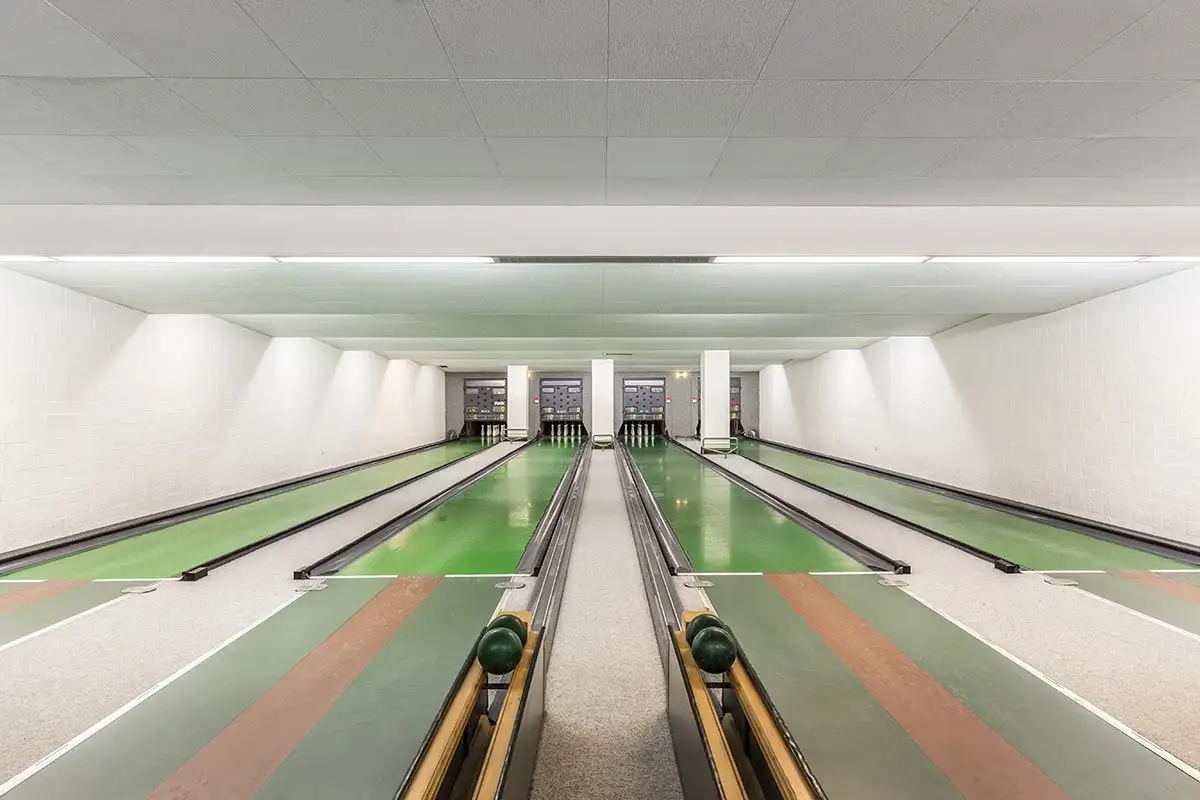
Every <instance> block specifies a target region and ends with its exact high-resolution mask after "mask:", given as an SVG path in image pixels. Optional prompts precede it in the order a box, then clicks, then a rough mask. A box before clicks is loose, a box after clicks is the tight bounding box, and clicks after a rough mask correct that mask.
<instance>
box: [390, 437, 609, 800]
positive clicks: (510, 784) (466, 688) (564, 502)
mask: <svg viewBox="0 0 1200 800" xmlns="http://www.w3.org/2000/svg"><path fill="white" fill-rule="evenodd" d="M522 449H523V448H522ZM590 456H591V448H590V447H589V446H588V445H587V443H584V444H583V445H582V446H581V447H580V448H579V450H578V452H577V453H576V455H575V457H574V458H573V459H572V461H571V465H570V466H569V467H568V469H567V471H566V473H565V474H564V476H563V480H562V482H561V483H560V484H559V491H556V493H555V498H552V500H551V502H550V503H549V504H547V507H546V510H545V512H544V513H543V515H542V519H541V520H540V521H539V523H538V528H539V530H544V531H546V533H545V535H544V537H543V538H542V540H541V541H543V542H544V543H545V544H544V545H541V546H538V547H535V548H530V549H527V550H526V554H527V555H528V554H530V553H533V552H536V553H538V554H540V555H539V556H538V557H537V559H536V560H533V559H532V557H531V559H530V560H528V561H527V563H528V564H529V569H530V574H528V575H524V576H520V580H521V581H532V582H534V583H535V586H534V588H533V592H532V596H531V598H530V600H529V602H528V604H527V606H526V607H525V608H524V609H520V610H515V611H514V610H510V609H507V608H506V609H505V611H504V613H505V614H509V615H512V616H516V617H518V618H520V619H521V620H522V621H524V622H525V624H526V625H527V630H528V638H527V640H526V642H525V647H524V650H523V651H522V654H521V658H520V660H519V662H517V664H516V665H515V667H514V668H513V669H512V671H511V673H509V674H508V675H509V677H504V676H497V675H492V676H489V675H488V674H487V673H486V672H484V670H483V667H482V666H481V664H480V663H479V662H478V661H477V660H476V656H475V648H472V651H471V653H470V654H469V655H468V657H467V660H466V662H465V663H464V664H463V666H462V669H461V670H460V672H459V674H458V678H457V679H456V681H455V683H454V685H453V686H452V687H451V689H450V692H449V693H448V695H447V696H446V699H445V700H444V702H443V703H442V707H441V710H440V712H439V714H438V716H437V718H436V719H435V720H434V721H433V724H432V725H431V727H430V729H429V731H428V732H427V733H426V736H425V740H424V742H423V744H422V746H421V749H420V751H419V754H418V756H417V758H416V759H415V760H414V761H413V763H412V765H411V766H410V767H409V770H408V773H407V774H406V775H405V777H404V780H403V781H402V782H401V784H400V786H399V788H398V789H397V790H396V792H395V795H394V797H393V800H402V799H403V800H442V799H443V798H446V797H449V796H454V797H463V798H468V797H469V798H472V799H473V800H516V799H517V798H527V797H528V796H529V791H530V786H531V784H532V781H533V772H534V768H535V766H536V763H537V752H538V745H539V743H540V741H541V732H542V722H543V717H544V711H545V686H546V669H547V666H548V664H549V660H550V655H551V653H552V650H553V646H554V634H555V630H556V627H557V621H558V609H559V606H560V605H561V603H562V596H563V590H564V588H565V586H566V577H567V567H568V564H569V561H570V556H571V547H572V544H573V543H574V539H575V529H576V527H577V525H578V522H579V513H580V510H581V508H582V504H583V491H584V487H585V486H586V483H587V474H588V467H589V465H590V463H591V457H590ZM555 499H557V500H558V502H557V503H556V502H555ZM522 560H523V561H525V560H526V559H525V558H524V557H523V559H522ZM486 630H487V629H486V628H485V629H484V631H481V632H480V637H482V636H483V634H484V632H486ZM478 641H479V640H478V639H477V640H476V645H477V646H478ZM497 678H500V679H499V680H496V679H497ZM491 691H496V692H499V693H501V694H500V696H499V697H498V698H497V700H496V701H495V702H493V703H489V702H488V693H489V692H491ZM485 716H486V717H487V718H488V720H489V722H490V723H491V727H490V730H489V729H487V728H486V727H485V726H483V725H482V724H481V723H482V721H483V719H484V717H485Z"/></svg>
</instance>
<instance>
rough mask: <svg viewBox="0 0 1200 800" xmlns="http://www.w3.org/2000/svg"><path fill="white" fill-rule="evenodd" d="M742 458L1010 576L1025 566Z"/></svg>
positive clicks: (831, 490)
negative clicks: (971, 556)
mask: <svg viewBox="0 0 1200 800" xmlns="http://www.w3.org/2000/svg"><path fill="white" fill-rule="evenodd" d="M742 458H745V459H746V460H747V461H750V462H751V463H753V464H754V465H755V466H758V467H761V468H763V469H765V470H767V471H768V472H773V473H775V474H776V475H779V476H780V477H783V478H787V479H788V480H791V481H795V482H796V483H798V484H800V485H801V486H804V487H807V488H809V489H812V490H813V491H814V492H820V493H821V494H823V495H826V496H827V497H832V498H833V499H835V500H840V501H841V502H843V503H846V504H847V505H852V506H854V507H855V508H861V509H862V510H863V511H869V512H871V513H872V514H874V515H876V516H878V517H882V518H883V519H886V520H887V521H888V522H894V523H895V524H897V525H900V526H903V527H905V528H908V529H909V530H911V531H916V532H917V533H919V534H921V535H922V536H928V537H929V538H930V539H936V540H937V541H939V542H941V543H942V544H948V545H950V546H951V547H955V548H957V549H959V550H962V551H963V552H964V553H969V554H971V555H973V556H975V557H976V558H979V559H982V560H984V561H987V562H988V563H990V564H991V565H992V566H993V567H995V568H996V569H998V570H1000V571H1001V572H1004V573H1007V574H1009V575H1013V574H1016V573H1018V572H1020V571H1021V570H1022V569H1024V567H1022V566H1021V565H1020V564H1018V563H1017V562H1015V561H1012V560H1010V559H1007V558H1004V557H1003V556H999V555H996V554H995V553H993V552H991V551H989V550H984V549H983V548H982V547H978V546H976V545H973V544H970V543H969V542H964V541H962V540H961V539H955V538H954V537H953V536H949V535H947V534H944V533H941V532H940V531H935V530H934V529H933V528H927V527H925V526H924V525H921V524H919V523H916V522H913V521H912V520H909V519H905V518H904V517H901V516H899V515H897V514H893V513H892V512H890V511H884V510H883V509H882V508H877V507H875V506H873V505H871V504H870V503H867V502H865V501H863V500H858V499H856V498H853V497H851V496H849V495H846V494H842V493H841V492H838V491H835V490H833V489H830V488H828V487H826V486H822V485H821V484H819V483H813V482H812V481H810V480H807V479H805V478H800V477H797V476H795V475H793V474H792V473H790V472H785V471H784V470H782V469H779V468H778V467H773V466H771V465H770V464H764V463H762V462H761V461H757V460H755V459H753V458H750V457H748V456H742Z"/></svg>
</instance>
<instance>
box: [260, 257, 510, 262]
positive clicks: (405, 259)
mask: <svg viewBox="0 0 1200 800" xmlns="http://www.w3.org/2000/svg"><path fill="white" fill-rule="evenodd" d="M277 260H278V261H279V262H281V263H283V264H494V263H496V259H494V258H492V257H491V256H279V257H278V259H277Z"/></svg>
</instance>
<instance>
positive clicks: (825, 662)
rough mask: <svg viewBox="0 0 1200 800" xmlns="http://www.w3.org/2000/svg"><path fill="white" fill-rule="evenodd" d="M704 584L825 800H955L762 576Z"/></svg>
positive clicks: (852, 577)
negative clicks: (844, 799)
mask: <svg viewBox="0 0 1200 800" xmlns="http://www.w3.org/2000/svg"><path fill="white" fill-rule="evenodd" d="M711 580H712V582H713V583H714V584H715V585H714V586H713V587H712V588H711V589H709V590H708V596H709V599H710V600H712V602H713V604H714V605H715V606H716V610H717V613H718V614H719V615H720V616H721V618H722V619H723V620H725V622H727V623H728V624H729V626H730V628H731V629H732V630H733V633H734V635H735V636H736V637H737V640H738V642H739V643H740V644H741V646H742V648H743V649H744V650H745V652H746V655H747V656H748V657H749V659H750V663H751V664H752V665H753V667H754V670H755V671H756V672H757V673H758V677H759V679H760V680H761V681H762V683H763V686H764V688H765V689H766V690H767V694H768V695H769V696H770V699H771V702H772V703H774V704H775V707H776V708H777V709H778V710H779V713H780V715H781V716H782V717H783V720H784V723H785V724H786V725H787V727H788V730H789V731H790V732H791V734H792V736H793V738H794V739H795V740H796V743H797V745H799V747H800V751H801V752H802V753H804V756H805V758H806V759H807V760H808V762H809V764H810V766H811V767H812V769H813V772H814V774H816V776H817V779H818V780H819V781H820V782H821V785H822V786H823V787H824V788H825V791H826V792H827V793H828V794H829V796H830V797H848V798H849V797H855V798H868V797H871V798H874V797H878V798H888V800H961V798H962V795H961V794H959V792H958V791H957V790H956V789H955V788H954V786H953V785H951V784H950V782H949V781H948V780H947V779H946V777H945V776H944V775H943V774H942V773H941V771H940V770H939V769H938V768H937V766H936V765H934V763H933V762H932V761H930V760H929V758H928V757H927V756H926V755H925V753H924V751H922V750H921V748H920V746H918V745H917V743H916V742H914V741H913V739H912V737H910V736H909V735H908V732H907V731H905V730H904V728H902V727H901V726H900V724H899V723H897V722H896V720H895V719H894V718H893V717H892V716H891V715H890V714H889V713H888V712H887V710H886V709H885V708H884V707H883V706H882V705H881V704H880V703H879V702H878V701H877V700H876V699H875V698H874V697H873V696H872V695H871V693H870V692H869V691H867V689H866V688H865V687H864V686H863V685H862V684H861V683H859V681H858V679H857V678H856V677H855V676H854V674H853V673H852V672H850V670H849V669H847V668H846V666H845V665H844V664H843V663H842V662H841V660H840V659H839V658H838V657H837V655H836V654H834V652H833V651H831V650H830V649H829V648H828V647H827V646H826V645H825V643H824V642H823V641H822V640H821V638H820V637H819V636H818V635H817V634H816V632H815V631H814V630H813V629H812V628H810V627H809V626H808V625H807V624H806V623H805V622H804V620H803V619H801V618H800V616H799V615H798V614H796V613H795V612H794V611H793V610H792V607H791V606H790V605H789V604H788V602H787V600H786V599H784V597H783V595H781V594H780V593H779V592H778V591H777V590H776V589H775V587H774V586H772V585H771V584H770V583H768V582H767V580H766V579H765V578H762V577H758V576H737V577H733V576H714V577H713V578H711ZM837 580H843V581H872V582H873V581H875V580H876V579H875V578H874V577H872V576H867V575H847V576H844V577H842V578H838V579H837Z"/></svg>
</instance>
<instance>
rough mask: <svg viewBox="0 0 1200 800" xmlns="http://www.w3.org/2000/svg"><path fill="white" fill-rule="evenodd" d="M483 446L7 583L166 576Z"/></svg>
mask: <svg viewBox="0 0 1200 800" xmlns="http://www.w3.org/2000/svg"><path fill="white" fill-rule="evenodd" d="M481 448H482V444H481V443H480V442H479V441H476V440H470V441H460V442H452V443H450V444H447V445H443V446H442V447H435V448H433V449H432V450H425V451H422V452H420V453H413V454H411V455H408V456H403V457H401V458H398V459H396V460H394V461H388V462H386V463H383V464H379V465H377V466H374V467H369V468H367V469H361V470H357V471H355V472H351V473H348V474H346V475H341V476H339V477H336V478H330V479H329V480H325V481H321V482H320V483H314V484H311V485H309V486H304V487H301V488H299V489H293V490H292V491H290V492H284V493H283V494H278V495H274V496H272V497H267V498H264V499H262V500H256V501H254V502H252V503H247V504H246V505H242V506H238V507H236V508H231V509H228V510H226V511H220V512H217V513H215V514H209V515H207V516H204V517H200V518H198V519H193V520H189V521H188V522H182V523H180V524H178V525H172V526H170V527H168V528H163V529H161V530H157V531H152V532H151V533H145V534H142V535H141V536H134V537H131V538H129V539H122V540H121V541H118V542H113V543H112V544H107V545H103V546H101V547H96V548H93V549H91V550H85V551H83V552H81V553H77V554H75V555H71V556H66V557H64V558H60V559H57V560H54V561H49V562H47V563H45V564H40V565H38V566H36V567H30V568H29V569H25V570H20V571H18V572H14V573H11V574H9V575H5V576H4V577H6V578H75V579H83V580H94V579H96V578H167V577H171V576H173V575H178V574H179V573H180V572H182V571H183V570H185V569H187V568H189V567H193V566H195V565H197V564H200V563H202V562H204V561H208V560H209V559H212V558H216V557H217V556H220V555H223V554H224V553H228V552H229V551H230V550H236V549H237V548H239V547H242V546H243V545H246V544H249V543H250V542H253V541H256V540H258V539H262V538H264V537H266V536H270V535H271V534H273V533H276V532H277V531H281V530H284V529H285V528H289V527H291V526H293V525H297V524H299V523H301V522H304V521H305V520H308V519H312V518H313V517H315V516H318V515H320V514H323V513H325V512H326V511H330V510H331V509H334V508H337V507H338V506H340V505H344V504H346V503H349V502H352V501H354V500H357V499H358V498H360V497H364V496H366V495H369V494H371V493H372V492H376V491H379V490H380V489H383V488H385V487H386V486H389V485H390V484H393V483H398V482H399V481H402V480H406V479H408V478H412V477H415V476H417V475H420V474H421V473H423V472H428V471H429V470H431V469H434V468H435V467H439V466H441V465H443V464H446V463H448V462H450V461H453V460H454V459H456V458H461V457H463V456H466V455H469V454H471V453H473V452H475V451H477V450H479V449H481Z"/></svg>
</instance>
